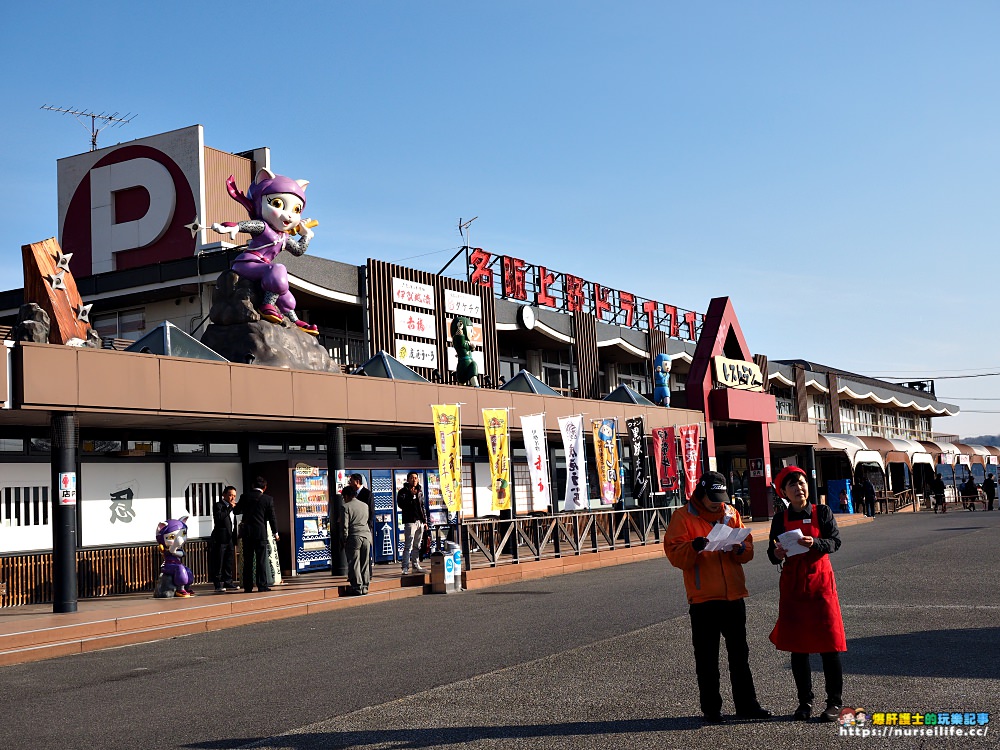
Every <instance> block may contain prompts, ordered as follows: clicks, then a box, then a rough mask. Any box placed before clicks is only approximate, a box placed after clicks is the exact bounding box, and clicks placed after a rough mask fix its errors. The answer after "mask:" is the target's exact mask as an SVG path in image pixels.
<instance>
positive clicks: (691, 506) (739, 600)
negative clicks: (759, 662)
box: [663, 471, 771, 723]
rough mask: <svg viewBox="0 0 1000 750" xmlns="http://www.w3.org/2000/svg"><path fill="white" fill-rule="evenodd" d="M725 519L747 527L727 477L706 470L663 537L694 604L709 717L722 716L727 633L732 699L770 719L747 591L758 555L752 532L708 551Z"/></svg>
mask: <svg viewBox="0 0 1000 750" xmlns="http://www.w3.org/2000/svg"><path fill="white" fill-rule="evenodd" d="M717 523H722V524H726V525H727V526H731V527H733V528H743V521H742V519H741V518H740V514H739V512H738V511H737V510H736V509H735V508H734V507H733V506H732V505H730V504H729V494H728V493H727V491H726V480H725V477H723V476H722V474H719V473H718V472H716V471H709V472H706V473H705V474H704V475H703V476H702V477H701V479H699V480H698V485H697V487H695V490H694V494H693V495H692V496H691V500H690V502H689V503H688V504H687V505H686V506H684V507H682V508H678V509H677V510H676V511H674V514H673V516H671V518H670V526H669V527H667V533H666V535H665V536H664V537H663V549H664V551H665V552H666V553H667V559H669V560H670V564H671V565H673V566H674V567H675V568H680V569H681V570H683V571H684V588H685V589H686V590H687V597H688V602H689V603H690V605H691V609H690V613H691V640H692V642H693V644H694V664H695V671H696V672H697V674H698V692H699V693H700V696H701V712H702V714H703V715H704V717H705V721H706V722H709V723H718V722H721V721H722V695H721V694H720V692H719V638H720V636H721V637H723V638H725V639H726V652H727V653H728V655H729V675H730V678H731V680H732V685H733V703H734V704H735V706H736V715H737V716H738V717H739V718H741V719H767V718H769V717H770V716H771V712H770V711H767V710H765V709H763V708H761V706H760V703H758V702H757V691H756V690H755V689H754V685H753V675H752V674H751V673H750V647H749V646H748V645H747V609H746V603H745V602H744V601H743V600H744V599H745V598H746V597H747V596H749V594H748V593H747V587H746V580H745V578H744V576H743V564H744V563H748V562H750V561H751V560H752V559H753V538H752V537H750V536H748V537H747V538H746V539H745V540H744V541H743V543H742V544H738V545H732V546H730V548H729V549H725V550H718V551H713V552H707V551H705V547H707V546H708V538H707V537H708V535H709V533H710V532H711V531H712V527H713V526H714V525H715V524H717Z"/></svg>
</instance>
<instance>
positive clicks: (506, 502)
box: [483, 409, 510, 510]
mask: <svg viewBox="0 0 1000 750" xmlns="http://www.w3.org/2000/svg"><path fill="white" fill-rule="evenodd" d="M483 424H484V425H485V426H486V449H487V450H488V451H489V457H490V481H491V483H492V487H493V510H509V509H510V440H509V435H508V426H507V410H506V409H483Z"/></svg>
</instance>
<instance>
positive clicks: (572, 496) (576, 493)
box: [559, 414, 590, 510]
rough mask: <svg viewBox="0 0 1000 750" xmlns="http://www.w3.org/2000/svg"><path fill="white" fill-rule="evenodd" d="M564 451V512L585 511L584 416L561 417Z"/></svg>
mask: <svg viewBox="0 0 1000 750" xmlns="http://www.w3.org/2000/svg"><path fill="white" fill-rule="evenodd" d="M559 432H561V433H562V439H563V450H564V451H565V452H566V498H565V501H566V502H565V504H564V505H563V510H583V509H584V508H587V507H588V506H589V505H590V501H589V499H588V496H587V454H586V452H585V450H584V447H583V416H582V415H579V414H578V415H577V416H575V417H559Z"/></svg>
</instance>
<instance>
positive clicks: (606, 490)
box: [594, 419, 622, 505]
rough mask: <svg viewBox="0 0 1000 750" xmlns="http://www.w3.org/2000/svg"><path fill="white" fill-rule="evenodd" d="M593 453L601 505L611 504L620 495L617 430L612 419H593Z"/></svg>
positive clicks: (620, 482)
mask: <svg viewBox="0 0 1000 750" xmlns="http://www.w3.org/2000/svg"><path fill="white" fill-rule="evenodd" d="M594 455H595V456H596V457H597V475H598V477H599V479H598V481H599V482H600V485H601V505H612V504H613V503H615V502H617V500H618V498H620V497H621V496H622V481H621V473H620V472H621V465H620V462H619V460H618V430H617V429H616V422H615V420H614V419H595V420H594Z"/></svg>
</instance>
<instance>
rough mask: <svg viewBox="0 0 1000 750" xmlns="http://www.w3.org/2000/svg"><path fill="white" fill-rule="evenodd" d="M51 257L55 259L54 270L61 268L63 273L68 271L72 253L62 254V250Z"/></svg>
mask: <svg viewBox="0 0 1000 750" xmlns="http://www.w3.org/2000/svg"><path fill="white" fill-rule="evenodd" d="M53 257H54V258H55V259H56V268H61V269H62V270H64V271H68V270H69V261H70V258H72V257H73V253H64V252H63V251H62V250H57V251H56V254H55V255H54V256H53Z"/></svg>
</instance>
